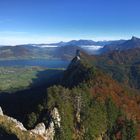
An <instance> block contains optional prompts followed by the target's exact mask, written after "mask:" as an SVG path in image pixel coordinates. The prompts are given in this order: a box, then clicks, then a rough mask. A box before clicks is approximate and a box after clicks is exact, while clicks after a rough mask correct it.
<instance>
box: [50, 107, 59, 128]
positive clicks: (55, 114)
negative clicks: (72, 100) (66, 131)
mask: <svg viewBox="0 0 140 140" xmlns="http://www.w3.org/2000/svg"><path fill="white" fill-rule="evenodd" d="M51 116H52V119H53V122H54V124H55V126H56V127H59V128H60V122H61V118H60V115H59V112H58V109H57V108H54V109H53V111H52V112H51Z"/></svg>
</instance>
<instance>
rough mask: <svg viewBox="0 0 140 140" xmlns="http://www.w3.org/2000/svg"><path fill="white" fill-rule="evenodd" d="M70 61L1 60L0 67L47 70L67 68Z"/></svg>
mask: <svg viewBox="0 0 140 140" xmlns="http://www.w3.org/2000/svg"><path fill="white" fill-rule="evenodd" d="M68 64H69V61H64V60H45V59H32V60H1V61H0V66H41V67H47V68H66V67H67V66H68Z"/></svg>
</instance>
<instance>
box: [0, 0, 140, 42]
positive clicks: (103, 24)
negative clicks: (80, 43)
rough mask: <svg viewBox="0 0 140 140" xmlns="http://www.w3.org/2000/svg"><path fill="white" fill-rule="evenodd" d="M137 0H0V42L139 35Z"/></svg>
mask: <svg viewBox="0 0 140 140" xmlns="http://www.w3.org/2000/svg"><path fill="white" fill-rule="evenodd" d="M139 7H140V1H139V0H0V44H23V43H47V42H57V41H61V40H62V41H68V40H71V39H92V40H113V39H121V38H130V37H131V36H133V35H134V36H138V37H140V8H139Z"/></svg>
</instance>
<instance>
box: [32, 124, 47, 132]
mask: <svg viewBox="0 0 140 140" xmlns="http://www.w3.org/2000/svg"><path fill="white" fill-rule="evenodd" d="M45 131H46V127H45V124H44V123H39V124H38V125H37V126H36V127H35V129H32V130H31V132H33V133H35V134H38V135H42V134H44V133H45Z"/></svg>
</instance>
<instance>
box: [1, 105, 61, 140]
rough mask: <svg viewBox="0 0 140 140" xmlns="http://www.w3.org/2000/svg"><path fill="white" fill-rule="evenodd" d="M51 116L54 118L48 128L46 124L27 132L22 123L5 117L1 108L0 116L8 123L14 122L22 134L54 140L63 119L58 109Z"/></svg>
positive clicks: (43, 139) (40, 124)
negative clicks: (56, 130)
mask: <svg viewBox="0 0 140 140" xmlns="http://www.w3.org/2000/svg"><path fill="white" fill-rule="evenodd" d="M50 115H51V117H52V120H51V122H50V124H49V127H48V128H46V126H45V124H44V123H39V124H38V125H37V126H36V127H35V128H34V129H32V130H27V129H26V128H25V127H24V126H23V124H22V123H21V122H19V121H17V120H16V119H14V118H12V117H9V116H6V115H4V114H3V111H2V109H1V107H0V116H2V117H4V118H6V121H7V122H12V123H13V124H14V128H16V129H18V130H20V131H21V132H27V133H29V134H30V135H31V136H34V137H37V136H40V137H41V138H42V140H53V139H54V136H55V128H56V127H59V128H60V121H61V118H60V115H59V112H58V109H57V108H54V109H53V110H52V112H51V114H50ZM0 125H1V124H0ZM15 135H16V134H15Z"/></svg>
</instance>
